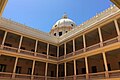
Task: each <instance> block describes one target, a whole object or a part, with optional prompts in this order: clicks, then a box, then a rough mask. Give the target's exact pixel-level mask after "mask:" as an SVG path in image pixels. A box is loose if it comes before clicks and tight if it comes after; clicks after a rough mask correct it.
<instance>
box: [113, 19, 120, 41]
mask: <svg viewBox="0 0 120 80" xmlns="http://www.w3.org/2000/svg"><path fill="white" fill-rule="evenodd" d="M114 23H115V28H116V31H117V35H118V40H119V41H120V30H119V26H118V22H117V20H116V19H115V20H114Z"/></svg>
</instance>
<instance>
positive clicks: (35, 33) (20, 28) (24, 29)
mask: <svg viewBox="0 0 120 80" xmlns="http://www.w3.org/2000/svg"><path fill="white" fill-rule="evenodd" d="M0 27H3V28H5V29H8V30H12V31H15V32H18V33H20V34H23V35H24V34H25V35H28V36H30V37H33V38H37V39H38V40H43V41H47V42H50V43H53V44H57V43H58V38H56V37H55V36H52V35H50V34H48V33H45V32H42V31H40V30H37V29H34V28H31V27H28V26H26V25H23V24H20V23H17V22H14V21H12V20H9V19H6V18H3V17H0Z"/></svg>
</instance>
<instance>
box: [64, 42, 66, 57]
mask: <svg viewBox="0 0 120 80" xmlns="http://www.w3.org/2000/svg"><path fill="white" fill-rule="evenodd" d="M64 51H65V52H64V58H65V57H66V43H64Z"/></svg>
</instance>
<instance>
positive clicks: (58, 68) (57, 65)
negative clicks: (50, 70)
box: [56, 64, 59, 80]
mask: <svg viewBox="0 0 120 80" xmlns="http://www.w3.org/2000/svg"><path fill="white" fill-rule="evenodd" d="M58 69H59V64H57V74H56V77H57V80H58Z"/></svg>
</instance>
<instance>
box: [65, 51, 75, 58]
mask: <svg viewBox="0 0 120 80" xmlns="http://www.w3.org/2000/svg"><path fill="white" fill-rule="evenodd" d="M73 55H74V52H71V53H68V54H66V55H65V58H68V57H71V56H73Z"/></svg>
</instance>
